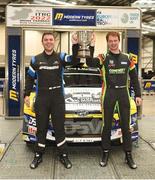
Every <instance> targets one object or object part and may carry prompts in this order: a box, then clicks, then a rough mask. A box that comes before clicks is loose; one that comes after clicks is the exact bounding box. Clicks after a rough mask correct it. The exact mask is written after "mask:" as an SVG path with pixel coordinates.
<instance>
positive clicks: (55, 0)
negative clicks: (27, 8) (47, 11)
mask: <svg viewBox="0 0 155 180" xmlns="http://www.w3.org/2000/svg"><path fill="white" fill-rule="evenodd" d="M34 3H36V4H51V5H52V4H54V5H67V6H72V5H74V4H72V3H67V2H64V1H59V0H34Z"/></svg>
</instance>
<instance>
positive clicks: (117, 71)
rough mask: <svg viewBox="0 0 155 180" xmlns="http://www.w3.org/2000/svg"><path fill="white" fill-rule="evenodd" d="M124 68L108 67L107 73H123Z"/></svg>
mask: <svg viewBox="0 0 155 180" xmlns="http://www.w3.org/2000/svg"><path fill="white" fill-rule="evenodd" d="M124 73H125V68H120V69H109V74H124Z"/></svg>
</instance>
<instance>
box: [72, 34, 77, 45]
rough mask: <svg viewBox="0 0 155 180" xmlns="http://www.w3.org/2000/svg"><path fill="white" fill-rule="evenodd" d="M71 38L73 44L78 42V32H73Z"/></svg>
mask: <svg viewBox="0 0 155 180" xmlns="http://www.w3.org/2000/svg"><path fill="white" fill-rule="evenodd" d="M71 40H72V44H78V35H77V32H73V34H72V38H71Z"/></svg>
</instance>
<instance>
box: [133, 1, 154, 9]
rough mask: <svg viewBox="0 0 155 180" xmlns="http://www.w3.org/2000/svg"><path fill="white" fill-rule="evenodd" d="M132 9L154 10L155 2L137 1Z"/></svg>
mask: <svg viewBox="0 0 155 180" xmlns="http://www.w3.org/2000/svg"><path fill="white" fill-rule="evenodd" d="M131 6H132V7H140V8H152V7H155V1H154V0H137V1H135V2H134V3H132V4H131Z"/></svg>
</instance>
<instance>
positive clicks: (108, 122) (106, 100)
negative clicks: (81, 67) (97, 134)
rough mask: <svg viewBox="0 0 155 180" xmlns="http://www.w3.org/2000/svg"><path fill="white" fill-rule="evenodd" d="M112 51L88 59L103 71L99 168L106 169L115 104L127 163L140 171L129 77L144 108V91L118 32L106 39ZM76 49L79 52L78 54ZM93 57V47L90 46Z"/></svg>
mask: <svg viewBox="0 0 155 180" xmlns="http://www.w3.org/2000/svg"><path fill="white" fill-rule="evenodd" d="M106 40H107V44H108V47H109V51H108V52H107V53H106V55H104V54H101V55H99V56H98V57H97V58H87V59H86V64H87V65H88V66H91V67H98V68H100V69H101V72H102V78H103V86H104V87H103V96H102V107H103V116H104V118H103V119H104V127H103V130H102V149H103V155H102V160H101V162H100V165H101V166H102V167H103V166H106V165H107V162H108V157H109V150H110V149H111V147H110V144H111V140H110V137H111V128H112V119H113V113H114V108H115V105H116V103H118V105H119V114H120V120H121V129H122V134H123V149H124V151H125V155H126V162H127V164H128V165H129V167H130V168H132V169H135V168H137V166H136V164H135V162H134V161H133V158H132V154H131V151H132V141H131V132H130V126H129V125H130V98H129V90H128V77H129V76H130V80H131V83H132V85H133V87H134V91H135V96H136V98H135V100H136V104H137V105H138V106H139V105H140V104H141V101H142V100H141V91H140V86H139V82H138V76H137V72H136V68H135V64H134V62H133V61H132V57H130V56H129V55H128V54H125V53H122V52H120V50H119V42H120V35H119V33H118V32H109V33H108V34H107V36H106ZM74 46H75V48H74V51H78V45H74ZM76 49H77V50H76ZM90 50H91V55H92V54H93V51H94V47H91V46H90Z"/></svg>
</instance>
